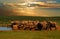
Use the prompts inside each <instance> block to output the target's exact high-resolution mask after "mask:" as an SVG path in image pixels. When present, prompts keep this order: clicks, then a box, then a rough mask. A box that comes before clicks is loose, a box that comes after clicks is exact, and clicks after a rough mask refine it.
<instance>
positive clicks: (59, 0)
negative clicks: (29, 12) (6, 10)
mask: <svg viewBox="0 0 60 39" xmlns="http://www.w3.org/2000/svg"><path fill="white" fill-rule="evenodd" d="M25 1H43V2H46V1H56V2H57V3H60V0H0V2H15V3H16V2H25Z"/></svg>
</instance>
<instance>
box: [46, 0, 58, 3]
mask: <svg viewBox="0 0 60 39" xmlns="http://www.w3.org/2000/svg"><path fill="white" fill-rule="evenodd" d="M46 3H57V1H52V0H49V1H46Z"/></svg>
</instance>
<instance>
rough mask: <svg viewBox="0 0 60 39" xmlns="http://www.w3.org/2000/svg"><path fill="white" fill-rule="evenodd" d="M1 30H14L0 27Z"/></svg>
mask: <svg viewBox="0 0 60 39" xmlns="http://www.w3.org/2000/svg"><path fill="white" fill-rule="evenodd" d="M0 30H12V28H8V27H0Z"/></svg>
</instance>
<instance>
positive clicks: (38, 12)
mask: <svg viewBox="0 0 60 39" xmlns="http://www.w3.org/2000/svg"><path fill="white" fill-rule="evenodd" d="M31 1H33V2H47V3H58V4H60V0H0V3H5V2H6V3H20V2H31ZM13 6H14V4H13ZM54 6H55V5H54ZM16 8H18V7H16ZM9 9H10V7H9V8H5V9H3V10H1V9H0V15H21V16H22V15H24V16H60V9H56V8H55V9H46V8H45V9H36V8H35V9H32V8H25V9H23V10H22V9H21V10H19V9H15V10H9ZM1 12H2V13H1Z"/></svg>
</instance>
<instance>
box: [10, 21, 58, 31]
mask: <svg viewBox="0 0 60 39" xmlns="http://www.w3.org/2000/svg"><path fill="white" fill-rule="evenodd" d="M9 26H10V27H11V28H12V30H56V29H57V24H56V22H52V21H42V22H40V21H30V20H29V21H11V24H10V25H9Z"/></svg>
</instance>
